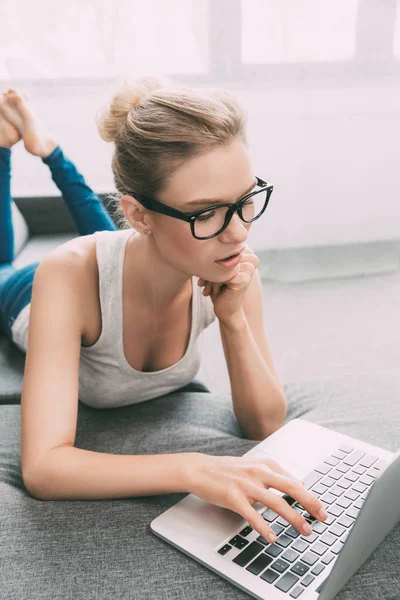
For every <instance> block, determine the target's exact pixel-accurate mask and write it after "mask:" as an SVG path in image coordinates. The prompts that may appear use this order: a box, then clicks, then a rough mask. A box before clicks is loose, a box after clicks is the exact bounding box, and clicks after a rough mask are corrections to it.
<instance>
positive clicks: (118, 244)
mask: <svg viewBox="0 0 400 600" xmlns="http://www.w3.org/2000/svg"><path fill="white" fill-rule="evenodd" d="M133 233H134V230H132V229H131V228H129V229H121V230H118V231H109V230H101V231H96V232H95V234H94V235H95V238H96V256H97V264H98V270H99V293H100V304H101V318H102V331H101V343H102V344H106V345H107V346H109V345H110V344H117V343H118V340H119V339H120V336H121V331H122V329H121V328H122V323H123V319H122V280H123V264H124V257H125V247H126V243H127V241H128V239H129V238H130V236H131V235H132V234H133ZM99 341H100V339H99ZM111 347H112V346H111Z"/></svg>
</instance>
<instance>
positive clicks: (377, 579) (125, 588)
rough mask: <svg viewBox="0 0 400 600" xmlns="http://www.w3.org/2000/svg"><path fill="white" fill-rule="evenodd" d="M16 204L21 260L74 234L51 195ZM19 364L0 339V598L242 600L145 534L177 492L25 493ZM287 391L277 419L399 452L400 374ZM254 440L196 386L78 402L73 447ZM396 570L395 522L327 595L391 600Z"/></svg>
mask: <svg viewBox="0 0 400 600" xmlns="http://www.w3.org/2000/svg"><path fill="white" fill-rule="evenodd" d="M16 203H17V205H18V206H19V208H20V210H21V212H22V213H23V214H24V217H25V219H26V221H27V223H28V227H29V231H30V238H29V240H28V243H27V244H25V245H24V248H23V249H22V250H21V252H25V253H26V252H28V254H25V258H26V257H29V252H31V255H32V259H31V260H32V261H35V260H37V256H35V252H34V250H35V248H37V247H38V245H39V246H40V244H42V243H43V244H49V242H50V243H53V244H54V242H59V243H62V242H63V241H64V240H65V238H66V237H67V238H68V237H75V236H76V235H77V233H76V231H75V229H74V226H73V223H72V220H71V218H70V216H69V214H68V211H67V210H66V209H65V207H64V205H63V203H62V200H61V199H60V198H53V199H50V198H48V199H43V200H41V201H40V202H39V201H38V200H36V199H35V201H34V203H33V202H32V200H31V199H17V201H16ZM61 224H62V225H61ZM24 262H26V260H25V259H24ZM28 262H30V261H28ZM24 364H25V355H24V354H23V353H22V352H20V351H19V350H18V349H17V348H16V347H15V346H13V344H12V343H11V342H10V341H9V340H8V339H7V338H6V337H5V336H0V403H1V406H0V415H1V418H0V599H1V600H35V599H40V600H55V599H60V600H61V599H63V600H69V599H71V600H72V599H74V600H78V599H85V600H92V599H93V600H109V598H111V597H115V598H117V599H118V600H128V599H129V600H130V599H133V598H134V599H149V600H150V599H152V600H153V599H167V600H170V599H176V600H178V599H188V598H191V599H193V600H194V599H196V600H206V599H207V600H209V599H214V598H216V599H220V598H221V599H222V598H235V599H236V598H237V599H239V598H243V600H244V599H245V598H248V595H247V594H245V593H244V592H242V591H241V590H239V589H238V588H236V587H234V586H232V585H231V584H230V583H228V582H227V581H225V580H224V579H222V578H221V577H219V576H218V575H216V574H215V573H213V572H212V571H209V570H208V569H206V568H205V567H203V566H202V565H200V564H198V563H197V562H195V561H194V560H192V559H191V558H189V557H187V556H186V555H184V554H182V553H181V552H179V551H178V550H176V549H175V548H174V547H172V546H170V545H169V544H167V543H165V542H164V541H162V540H161V539H159V538H157V537H156V536H154V534H153V533H152V532H151V530H150V526H149V523H150V522H151V520H152V519H154V518H155V517H156V516H157V515H159V514H160V513H161V512H162V511H164V510H166V509H167V508H168V507H170V506H171V505H172V504H174V503H175V502H177V501H178V500H180V499H181V498H183V497H184V496H185V494H169V495H160V496H147V497H132V498H124V499H115V500H96V501H89V500H82V501H81V500H71V501H67V500H63V501H50V502H44V501H39V500H36V499H34V498H33V497H31V496H30V494H29V493H28V492H27V491H26V489H25V487H24V485H23V481H22V477H21V461H20V404H19V403H20V394H21V385H22V380H23V369H24ZM285 390H286V393H287V397H288V402H289V409H288V414H287V417H286V421H289V420H291V419H293V418H296V417H302V418H305V419H307V420H310V421H312V422H315V423H318V424H320V425H323V426H325V427H328V428H331V429H334V430H337V431H340V432H342V433H345V434H347V435H352V436H354V437H357V438H359V439H362V440H365V441H368V442H370V443H372V444H377V445H379V446H382V447H383V448H386V449H388V450H391V451H395V450H396V449H397V447H398V446H399V431H400V410H399V402H400V371H393V370H392V371H380V372H368V373H364V374H361V375H360V374H357V375H344V376H342V377H335V378H322V379H320V380H317V381H309V382H307V383H296V382H286V383H285ZM54 401H55V402H57V398H54ZM257 443H258V442H257V441H254V440H248V439H245V437H244V435H243V432H242V430H241V428H240V426H239V424H238V423H237V421H236V419H235V417H234V414H233V411H232V406H231V399H230V397H229V395H226V396H220V395H217V394H215V393H213V392H212V391H210V390H209V389H208V388H207V386H206V385H205V384H204V383H203V382H202V381H201V380H200V379H196V380H194V381H193V382H192V383H191V384H189V385H188V386H187V387H185V388H182V389H181V390H178V391H176V392H174V393H171V394H168V395H166V396H162V397H158V398H155V399H154V400H151V401H148V402H144V403H142V404H138V405H132V406H128V407H123V408H116V409H106V410H97V409H93V408H91V407H88V406H85V405H84V404H82V403H81V402H79V409H78V424H77V436H76V444H75V445H76V446H77V447H80V448H86V449H89V450H94V451H99V452H111V453H115V454H159V453H173V452H189V451H196V452H203V453H206V454H215V455H232V456H241V455H242V454H244V453H245V452H247V451H248V450H250V449H251V448H252V447H253V446H255V445H256V444H257ZM399 564H400V525H398V526H397V527H396V528H395V529H394V530H393V531H392V532H391V533H390V534H389V535H388V536H387V537H386V538H385V540H384V541H383V542H382V543H381V544H380V546H379V547H378V548H377V549H376V550H375V552H374V553H373V554H372V555H371V557H370V558H369V559H368V560H367V561H366V562H365V563H364V565H363V566H362V567H361V568H360V569H359V571H358V572H357V573H355V574H354V575H353V577H352V578H351V579H350V580H349V581H348V582H347V584H346V585H345V586H344V588H343V589H342V591H341V592H340V594H339V595H338V596H337V598H338V599H339V600H385V599H386V600H389V599H390V600H399V598H400V575H399Z"/></svg>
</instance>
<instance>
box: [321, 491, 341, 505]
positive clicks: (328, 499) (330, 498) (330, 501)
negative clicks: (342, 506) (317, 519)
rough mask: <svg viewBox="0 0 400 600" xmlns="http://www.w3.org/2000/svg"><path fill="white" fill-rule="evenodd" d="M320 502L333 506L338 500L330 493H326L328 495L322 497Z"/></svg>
mask: <svg viewBox="0 0 400 600" xmlns="http://www.w3.org/2000/svg"><path fill="white" fill-rule="evenodd" d="M320 500H321V502H326V503H327V504H333V503H334V502H335V501H336V500H337V498H336V496H334V495H333V494H331V493H330V492H326V494H323V495H322V496H321V498H320Z"/></svg>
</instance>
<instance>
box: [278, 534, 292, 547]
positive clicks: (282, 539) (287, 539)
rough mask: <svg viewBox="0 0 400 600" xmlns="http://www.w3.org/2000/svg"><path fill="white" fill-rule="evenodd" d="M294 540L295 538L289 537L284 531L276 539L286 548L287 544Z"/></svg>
mask: <svg viewBox="0 0 400 600" xmlns="http://www.w3.org/2000/svg"><path fill="white" fill-rule="evenodd" d="M292 542H293V538H291V537H288V536H287V535H285V534H284V533H282V535H280V536H279V537H278V538H277V540H276V543H277V544H279V545H280V546H283V548H286V546H289V545H290V544H291V543H292Z"/></svg>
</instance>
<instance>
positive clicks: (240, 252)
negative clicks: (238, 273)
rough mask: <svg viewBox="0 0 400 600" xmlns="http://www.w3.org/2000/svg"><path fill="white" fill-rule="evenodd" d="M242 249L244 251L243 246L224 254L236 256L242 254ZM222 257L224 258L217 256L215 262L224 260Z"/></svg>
mask: <svg viewBox="0 0 400 600" xmlns="http://www.w3.org/2000/svg"><path fill="white" fill-rule="evenodd" d="M243 251H244V248H241V249H240V250H237V251H236V252H232V253H231V254H227V255H226V256H234V257H235V258H236V257H237V256H239V255H240V254H242V252H243ZM224 258H225V256H224V257H222V258H219V259H218V260H216V261H215V262H220V261H221V260H224Z"/></svg>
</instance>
